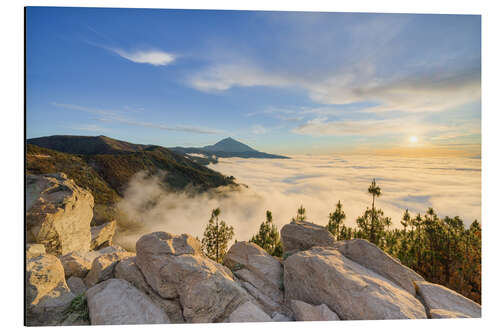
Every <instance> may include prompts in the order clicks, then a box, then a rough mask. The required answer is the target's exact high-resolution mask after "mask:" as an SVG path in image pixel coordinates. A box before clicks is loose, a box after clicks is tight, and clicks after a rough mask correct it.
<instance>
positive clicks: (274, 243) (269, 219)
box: [250, 210, 283, 257]
mask: <svg viewBox="0 0 500 333" xmlns="http://www.w3.org/2000/svg"><path fill="white" fill-rule="evenodd" d="M250 242H252V243H255V244H257V245H259V246H260V247H261V248H263V249H264V250H265V251H266V252H267V253H269V254H270V255H272V256H276V257H281V256H282V255H283V244H282V243H281V240H280V234H279V232H278V228H277V227H276V226H275V225H274V224H273V214H272V213H271V212H270V211H269V210H268V211H266V221H264V222H262V223H261V225H260V227H259V232H258V233H257V234H256V235H254V236H253V237H252V239H250Z"/></svg>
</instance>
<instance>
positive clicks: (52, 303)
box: [26, 254, 75, 326]
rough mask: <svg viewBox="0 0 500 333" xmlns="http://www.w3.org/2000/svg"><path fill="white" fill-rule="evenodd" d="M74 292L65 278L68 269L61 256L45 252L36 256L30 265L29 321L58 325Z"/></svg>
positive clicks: (27, 284)
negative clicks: (62, 262) (63, 264)
mask: <svg viewBox="0 0 500 333" xmlns="http://www.w3.org/2000/svg"><path fill="white" fill-rule="evenodd" d="M74 296H75V295H74V294H73V293H71V291H70V290H69V288H68V285H67V284H66V281H65V279H64V269H63V267H62V265H61V262H60V261H59V259H57V257H55V256H53V255H50V254H44V255H39V256H37V257H32V258H30V259H29V260H28V261H27V265H26V304H27V324H28V326H36V325H56V324H58V323H59V322H60V321H61V320H63V319H64V311H65V310H66V309H67V308H68V307H69V305H70V304H71V301H72V299H73V298H74Z"/></svg>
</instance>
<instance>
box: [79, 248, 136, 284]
mask: <svg viewBox="0 0 500 333" xmlns="http://www.w3.org/2000/svg"><path fill="white" fill-rule="evenodd" d="M133 256H135V254H134V253H132V252H111V253H106V254H103V255H100V256H99V257H97V258H95V259H94V261H93V262H92V267H91V268H90V271H89V273H88V274H87V276H86V277H85V284H86V285H87V287H92V286H94V285H95V284H97V283H99V282H101V281H105V280H107V279H110V278H112V277H113V270H114V268H115V266H116V264H118V263H119V262H120V260H122V259H125V258H129V257H133Z"/></svg>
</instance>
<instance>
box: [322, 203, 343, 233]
mask: <svg viewBox="0 0 500 333" xmlns="http://www.w3.org/2000/svg"><path fill="white" fill-rule="evenodd" d="M344 220H345V212H344V210H343V209H342V204H341V203H340V200H339V202H337V205H336V206H335V211H334V212H333V213H330V215H329V218H328V224H327V225H326V228H327V229H328V231H330V232H331V234H332V235H333V237H334V238H335V240H339V239H340V229H341V227H342V226H343V225H344Z"/></svg>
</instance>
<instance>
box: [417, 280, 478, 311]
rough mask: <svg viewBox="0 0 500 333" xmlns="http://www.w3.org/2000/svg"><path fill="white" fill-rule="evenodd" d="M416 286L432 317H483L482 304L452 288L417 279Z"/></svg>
mask: <svg viewBox="0 0 500 333" xmlns="http://www.w3.org/2000/svg"><path fill="white" fill-rule="evenodd" d="M415 287H416V288H417V293H418V295H419V296H420V297H421V298H422V300H423V301H424V304H425V306H426V308H427V309H428V310H429V313H430V315H431V318H462V316H463V317H469V318H481V305H479V304H477V303H476V302H474V301H472V300H470V299H468V298H466V297H464V296H462V295H460V294H459V293H457V292H455V291H453V290H451V289H448V288H446V287H443V286H441V285H438V284H434V283H430V282H427V281H415ZM446 313H448V315H449V317H446ZM433 315H434V316H433Z"/></svg>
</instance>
